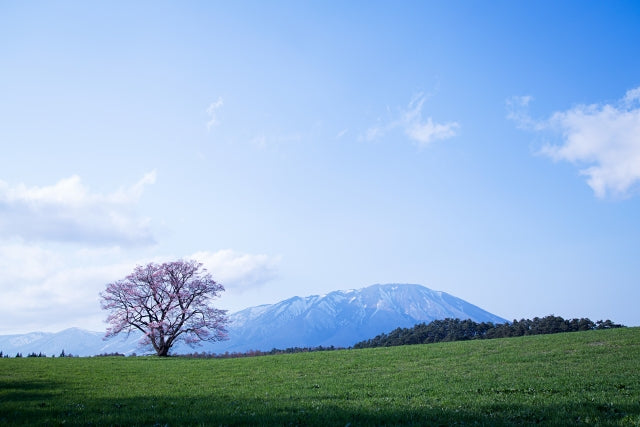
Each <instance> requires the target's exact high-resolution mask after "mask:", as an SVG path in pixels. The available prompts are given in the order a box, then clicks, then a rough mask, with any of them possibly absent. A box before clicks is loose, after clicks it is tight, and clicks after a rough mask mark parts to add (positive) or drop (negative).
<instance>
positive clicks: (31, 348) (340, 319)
mask: <svg viewBox="0 0 640 427" xmlns="http://www.w3.org/2000/svg"><path fill="white" fill-rule="evenodd" d="M447 317H449V318H459V319H471V320H473V321H476V322H493V323H504V322H506V320H505V319H503V318H501V317H498V316H496V315H494V314H491V313H489V312H487V311H485V310H482V309H481V308H479V307H477V306H475V305H473V304H470V303H468V302H466V301H464V300H462V299H460V298H456V297H454V296H452V295H449V294H447V293H446V292H439V291H433V290H431V289H428V288H426V287H424V286H420V285H408V284H388V285H373V286H369V287H366V288H362V289H358V290H348V291H335V292H331V293H329V294H327V295H321V296H319V295H313V296H308V297H304V298H303V297H293V298H290V299H287V300H285V301H281V302H279V303H276V304H270V305H261V306H257V307H250V308H247V309H245V310H242V311H239V312H236V313H233V314H231V315H230V316H229V340H227V341H223V342H218V343H205V344H203V345H202V346H197V347H195V348H191V347H188V346H186V345H178V346H176V347H174V348H173V349H172V353H174V354H181V353H182V354H184V353H192V352H202V351H204V352H213V353H224V352H226V351H229V352H244V351H248V350H263V351H268V350H271V349H273V348H279V349H286V348H289V347H317V346H325V347H329V346H336V347H349V346H352V345H353V344H355V343H356V342H359V341H362V340H365V339H369V338H372V337H374V336H376V335H378V334H380V333H383V332H385V333H386V332H390V331H392V330H393V329H395V328H398V327H404V328H406V327H411V326H413V325H415V324H416V323H421V322H426V323H428V322H431V321H432V320H436V319H444V318H447ZM103 336H104V333H102V332H90V331H85V330H82V329H78V328H71V329H66V330H64V331H62V332H59V333H56V334H54V333H43V332H35V333H30V334H24V335H5V336H0V351H3V352H4V354H8V355H10V356H15V354H16V353H18V352H20V353H22V355H23V356H26V355H27V354H29V353H40V352H42V353H43V354H46V355H49V356H51V355H56V356H57V355H59V354H60V353H61V351H62V350H64V351H65V353H66V354H73V355H78V356H91V355H97V354H103V353H114V352H118V353H123V354H131V353H133V352H137V353H138V354H143V353H144V350H143V349H140V348H138V346H137V341H138V339H139V338H140V336H139V335H135V334H131V336H130V337H128V338H127V337H123V338H118V337H117V338H112V339H110V340H107V341H104V340H103V338H102V337H103Z"/></svg>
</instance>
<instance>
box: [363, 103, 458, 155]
mask: <svg viewBox="0 0 640 427" xmlns="http://www.w3.org/2000/svg"><path fill="white" fill-rule="evenodd" d="M425 100H426V96H425V95H424V94H422V93H420V94H418V95H416V96H414V97H413V99H412V100H411V102H409V105H408V106H407V108H406V109H402V110H401V111H400V115H399V117H397V118H395V119H392V120H390V121H389V122H386V123H382V124H378V125H376V126H372V127H370V128H369V129H367V131H366V132H365V136H364V138H365V139H366V140H367V141H373V140H375V139H378V138H381V137H382V136H383V135H385V134H386V133H388V132H390V131H392V130H394V129H401V130H402V131H403V132H404V133H405V135H407V136H408V137H409V139H411V140H412V141H414V142H416V143H418V145H419V146H421V147H426V146H427V145H429V144H431V143H432V142H434V141H437V140H442V139H449V138H452V137H454V136H456V135H457V133H458V129H459V128H460V124H459V123H458V122H446V123H435V122H434V121H433V118H431V117H427V118H426V119H423V117H422V107H423V105H424V102H425Z"/></svg>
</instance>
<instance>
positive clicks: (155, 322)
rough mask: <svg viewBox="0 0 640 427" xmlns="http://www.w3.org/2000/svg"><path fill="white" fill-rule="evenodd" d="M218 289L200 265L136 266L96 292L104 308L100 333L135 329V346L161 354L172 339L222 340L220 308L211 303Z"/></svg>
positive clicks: (192, 341)
mask: <svg viewBox="0 0 640 427" xmlns="http://www.w3.org/2000/svg"><path fill="white" fill-rule="evenodd" d="M223 291H224V287H223V286H222V285H221V284H219V283H217V282H216V281H215V280H213V278H212V277H211V274H209V273H208V272H207V270H206V269H204V268H202V264H201V263H198V262H197V261H193V260H188V261H184V260H179V261H174V262H167V263H163V264H155V263H150V264H147V265H146V266H137V267H136V268H135V269H134V271H133V273H131V274H129V275H128V276H127V277H125V278H124V279H121V280H118V281H115V282H113V283H109V284H107V287H106V290H105V291H104V292H102V293H101V294H100V296H101V305H102V308H103V309H104V310H107V311H108V312H109V316H108V317H107V322H108V323H109V325H110V326H109V328H108V329H107V332H106V337H113V336H116V335H118V334H120V333H121V332H125V333H127V334H129V333H131V332H133V331H136V330H137V331H140V332H142V333H143V334H144V336H143V338H142V340H141V344H143V345H147V346H151V347H153V349H154V350H155V352H156V354H157V355H158V356H167V355H168V354H169V350H170V349H171V347H172V346H173V345H174V344H176V343H177V342H180V341H182V342H184V343H186V344H189V345H191V346H193V345H195V344H197V343H199V342H200V341H220V340H224V339H226V337H227V335H226V332H227V330H226V323H227V321H228V319H227V317H226V310H220V309H217V308H215V307H213V306H212V300H213V299H215V298H216V297H218V296H219V294H220V293H221V292H223Z"/></svg>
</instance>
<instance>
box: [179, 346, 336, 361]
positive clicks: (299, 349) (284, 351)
mask: <svg viewBox="0 0 640 427" xmlns="http://www.w3.org/2000/svg"><path fill="white" fill-rule="evenodd" d="M333 350H344V348H343V347H335V346H329V347H323V346H318V347H289V348H286V349H279V348H273V349H271V350H269V351H261V350H249V351H245V352H235V351H234V352H228V351H227V352H224V353H206V352H204V351H203V352H200V353H197V352H196V353H188V354H176V355H174V357H186V358H191V359H237V358H241V357H256V356H273V355H276V354H293V353H312V352H315V351H333Z"/></svg>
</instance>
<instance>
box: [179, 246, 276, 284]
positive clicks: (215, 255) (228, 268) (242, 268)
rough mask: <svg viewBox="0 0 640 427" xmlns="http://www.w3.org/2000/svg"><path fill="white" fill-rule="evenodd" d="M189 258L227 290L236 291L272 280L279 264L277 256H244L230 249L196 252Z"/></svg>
mask: <svg viewBox="0 0 640 427" xmlns="http://www.w3.org/2000/svg"><path fill="white" fill-rule="evenodd" d="M191 258H193V259H195V260H198V261H200V262H201V263H202V264H203V265H204V267H205V268H206V269H207V270H208V271H209V272H210V273H211V274H212V275H213V278H214V279H215V280H216V281H218V282H220V283H221V284H222V285H224V286H225V287H227V289H229V287H233V288H236V289H238V290H246V289H250V288H254V287H257V286H260V285H262V284H264V283H266V282H268V281H269V280H272V279H274V278H275V277H276V276H277V267H278V264H279V263H280V257H279V256H269V255H263V254H257V255H256V254H245V253H240V252H237V251H234V250H232V249H223V250H220V251H217V252H206V251H201V252H196V253H195V254H193V255H192V256H191Z"/></svg>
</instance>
